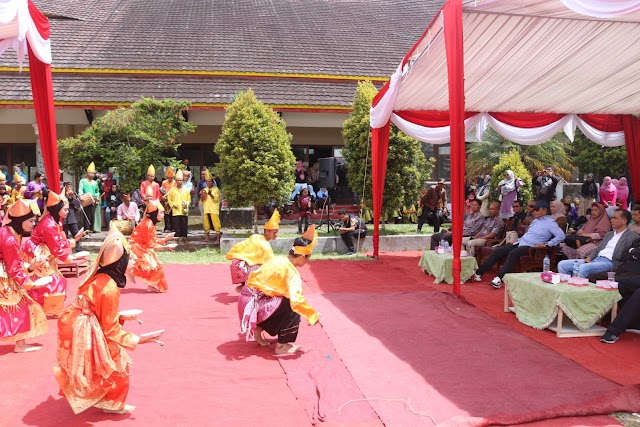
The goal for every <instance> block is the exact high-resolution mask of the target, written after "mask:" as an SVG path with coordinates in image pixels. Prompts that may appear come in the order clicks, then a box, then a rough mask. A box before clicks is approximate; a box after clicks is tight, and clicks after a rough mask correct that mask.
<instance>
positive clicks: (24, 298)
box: [0, 199, 47, 353]
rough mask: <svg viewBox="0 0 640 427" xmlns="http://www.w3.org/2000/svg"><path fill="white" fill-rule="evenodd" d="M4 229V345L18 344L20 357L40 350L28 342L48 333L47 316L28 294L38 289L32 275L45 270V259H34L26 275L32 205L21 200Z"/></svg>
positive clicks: (0, 243)
mask: <svg viewBox="0 0 640 427" xmlns="http://www.w3.org/2000/svg"><path fill="white" fill-rule="evenodd" d="M35 209H37V206H35ZM3 225H4V227H0V289H1V290H2V292H0V344H4V343H7V342H9V343H15V347H14V349H13V351H14V352H16V353H25V352H28V351H35V350H40V348H41V347H42V346H40V345H34V344H27V343H26V341H25V339H27V338H33V337H37V336H39V335H43V334H44V333H45V332H47V316H45V314H44V311H43V310H42V307H40V305H39V304H37V303H36V302H35V301H33V300H32V299H31V297H30V296H29V295H28V294H27V292H26V291H29V290H31V289H34V288H36V284H35V283H34V282H33V281H31V279H30V278H29V276H28V274H31V273H32V272H33V271H34V270H36V269H38V268H41V267H42V265H43V264H44V259H45V258H44V257H36V258H34V259H33V261H31V264H30V265H28V267H27V268H26V270H27V271H26V272H25V265H24V263H23V261H22V254H21V250H20V247H21V244H22V238H23V237H27V236H29V235H30V234H31V230H33V227H34V226H35V225H36V217H35V213H34V212H33V209H32V204H31V203H29V202H27V201H26V200H24V199H18V200H17V201H16V202H15V203H14V204H13V205H11V206H10V207H9V210H8V211H7V215H6V217H5V218H4V221H3Z"/></svg>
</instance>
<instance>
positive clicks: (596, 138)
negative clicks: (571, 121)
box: [575, 116, 625, 147]
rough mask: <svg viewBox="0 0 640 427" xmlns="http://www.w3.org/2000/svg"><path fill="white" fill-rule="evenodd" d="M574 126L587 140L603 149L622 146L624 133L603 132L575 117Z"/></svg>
mask: <svg viewBox="0 0 640 427" xmlns="http://www.w3.org/2000/svg"><path fill="white" fill-rule="evenodd" d="M575 118H576V124H577V125H578V127H579V128H580V130H581V131H582V133H584V134H585V136H586V137H587V138H589V139H590V140H592V141H593V142H596V143H598V144H600V145H603V146H605V147H619V146H621V145H624V144H625V143H624V132H622V131H620V132H603V131H601V130H598V129H596V128H594V127H593V126H591V125H589V124H588V123H587V122H585V121H584V120H582V119H581V118H580V117H578V116H576V117H575Z"/></svg>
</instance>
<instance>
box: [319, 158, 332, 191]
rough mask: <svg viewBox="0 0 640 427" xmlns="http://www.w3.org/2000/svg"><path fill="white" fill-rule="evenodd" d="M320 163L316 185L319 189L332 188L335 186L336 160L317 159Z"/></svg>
mask: <svg viewBox="0 0 640 427" xmlns="http://www.w3.org/2000/svg"><path fill="white" fill-rule="evenodd" d="M318 162H319V163H320V176H319V179H318V185H320V187H327V188H333V187H335V186H336V158H335V157H323V158H320V159H318Z"/></svg>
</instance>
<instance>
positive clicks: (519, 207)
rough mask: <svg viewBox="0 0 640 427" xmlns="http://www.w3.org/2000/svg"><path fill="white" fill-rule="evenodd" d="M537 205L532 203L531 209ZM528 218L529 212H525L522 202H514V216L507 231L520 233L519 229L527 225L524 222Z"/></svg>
mask: <svg viewBox="0 0 640 427" xmlns="http://www.w3.org/2000/svg"><path fill="white" fill-rule="evenodd" d="M534 205H535V202H534V201H531V207H532V208H533V206H534ZM526 218H527V212H525V210H524V206H523V202H522V200H514V201H513V216H512V217H511V218H510V219H509V223H508V226H507V231H518V227H519V226H521V225H525V224H524V221H525V219H526Z"/></svg>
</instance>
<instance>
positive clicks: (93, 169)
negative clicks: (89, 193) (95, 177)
mask: <svg viewBox="0 0 640 427" xmlns="http://www.w3.org/2000/svg"><path fill="white" fill-rule="evenodd" d="M87 173H96V165H95V163H93V162H91V163H90V164H89V167H88V168H87Z"/></svg>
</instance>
